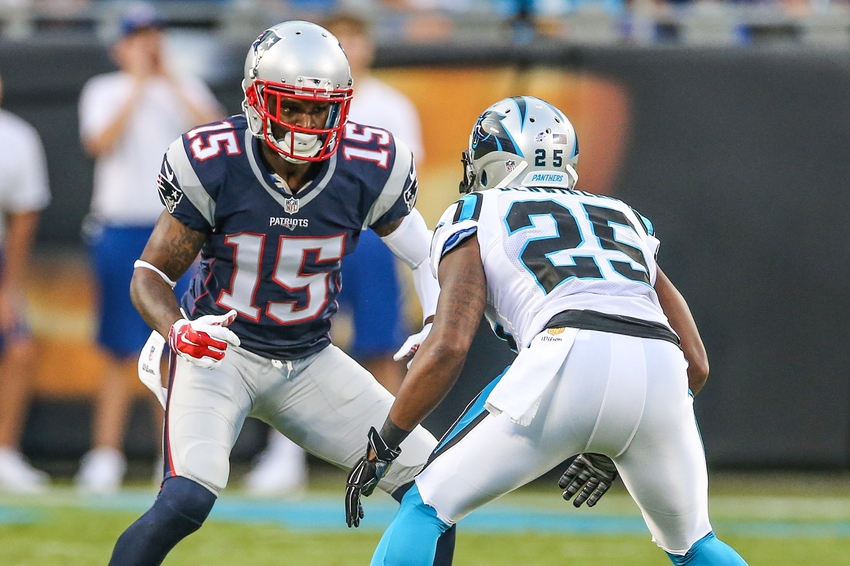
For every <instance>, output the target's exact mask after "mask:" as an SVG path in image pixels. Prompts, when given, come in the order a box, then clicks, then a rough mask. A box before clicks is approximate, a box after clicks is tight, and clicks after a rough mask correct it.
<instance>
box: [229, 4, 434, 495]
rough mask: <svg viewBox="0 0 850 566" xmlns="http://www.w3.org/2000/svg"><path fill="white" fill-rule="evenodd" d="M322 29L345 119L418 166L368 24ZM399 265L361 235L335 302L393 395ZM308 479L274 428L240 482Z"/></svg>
mask: <svg viewBox="0 0 850 566" xmlns="http://www.w3.org/2000/svg"><path fill="white" fill-rule="evenodd" d="M323 25H324V27H326V28H327V29H328V31H330V32H331V33H333V34H334V35H335V36H336V37H337V39H339V42H340V44H341V45H342V47H343V49H345V54H346V55H347V56H348V62H349V65H350V66H351V76H352V77H353V78H354V98H353V99H352V102H351V111H350V113H349V116H348V117H349V120H351V121H353V122H357V123H360V124H366V125H370V126H377V127H379V128H383V129H386V130H389V131H390V132H392V133H393V135H394V136H395V137H396V138H398V139H400V140H401V141H403V142H404V143H405V144H406V145H407V146H408V147H409V148H410V149H411V151H412V152H413V155H414V157H415V158H416V162H417V163H420V164H421V163H422V160H423V159H424V150H423V144H422V132H421V128H420V124H419V115H418V113H417V111H416V107H415V106H414V105H413V103H412V102H411V101H410V100H409V99H408V98H407V97H406V96H405V95H404V94H402V93H401V92H399V91H398V90H396V89H395V88H393V87H391V86H390V85H388V84H386V83H384V82H382V81H380V80H378V79H377V78H375V77H373V76H372V75H371V73H370V66H371V65H372V61H373V59H374V56H375V45H374V43H373V40H372V35H371V33H370V29H369V26H368V24H367V22H366V21H365V20H363V19H362V18H359V17H357V16H354V15H349V14H338V15H335V16H333V17H331V18H329V19H327V20H325V21H324V22H323ZM396 262H397V260H396V258H395V256H394V255H393V254H392V252H391V251H390V250H389V248H388V247H387V246H386V245H385V244H384V243H383V242H382V241H381V239H380V238H379V237H378V235H377V234H375V233H374V232H373V231H372V230H364V231H363V232H362V234H361V236H360V243H359V244H358V245H357V250H356V251H355V252H354V253H353V254H351V255H349V256H347V257H346V258H345V260H344V261H343V263H342V285H343V287H342V292H341V293H340V296H339V299H338V300H339V304H340V312H341V313H345V314H348V315H350V316H351V318H352V323H353V331H354V332H353V334H354V337H353V341H352V342H351V344H350V345H349V346H348V347H347V348H346V350H347V353H348V354H349V355H350V356H351V357H353V358H354V359H355V360H357V361H358V362H360V364H361V365H363V367H365V368H366V369H368V370H369V371H370V372H371V373H372V375H374V376H375V379H377V380H378V382H379V383H380V384H381V385H383V386H384V387H385V388H387V389H388V390H389V391H390V392H391V393H395V392H396V391H398V388H399V387H400V386H401V381H402V379H403V378H404V365H403V364H401V363H398V362H395V361H393V358H392V357H393V354H394V353H395V351H396V350H397V349H398V348H399V347H400V346H401V345H402V343H403V342H404V340H405V338H406V337H407V334H408V330H409V329H408V328H407V324H406V319H405V309H404V303H405V301H404V297H403V286H402V283H401V281H400V280H399V276H398V271H397V263H396ZM306 479H307V464H306V457H305V455H304V452H303V450H301V448H299V447H298V446H296V445H295V444H294V443H293V442H291V441H290V440H289V439H287V438H286V437H285V436H283V435H282V434H280V433H278V432H276V431H274V430H272V431H271V433H270V436H269V445H268V447H267V448H266V450H265V451H263V453H262V454H260V456H259V458H258V461H257V464H256V465H255V467H254V469H253V470H251V472H250V473H249V474H248V475H247V476H246V477H245V487H246V489H247V490H248V491H249V492H250V493H253V494H256V495H263V494H286V493H290V492H292V491H295V490H299V489H301V488H302V487H303V486H304V483H305V482H306Z"/></svg>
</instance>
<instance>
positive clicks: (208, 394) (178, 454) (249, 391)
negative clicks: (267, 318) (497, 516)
mask: <svg viewBox="0 0 850 566" xmlns="http://www.w3.org/2000/svg"><path fill="white" fill-rule="evenodd" d="M171 362H172V369H171V375H170V379H169V394H168V404H167V409H166V417H165V459H166V470H167V471H166V476H165V477H166V478H168V477H171V476H182V477H186V478H189V479H192V480H194V481H196V482H198V483H200V484H201V485H203V486H204V487H206V488H207V489H209V490H210V491H212V492H213V493H215V494H216V495H218V494H219V492H220V491H221V490H222V489H224V487H225V486H226V485H227V479H228V476H229V475H230V462H229V458H230V451H231V449H232V448H233V445H234V443H235V442H236V439H237V437H238V436H239V432H240V431H241V430H242V424H243V423H244V422H245V418H246V417H248V416H253V417H256V418H259V419H260V420H263V421H265V422H267V423H269V424H270V425H271V426H273V427H274V428H276V429H277V430H279V431H280V432H281V433H283V434H284V435H286V436H287V437H289V438H290V439H292V440H293V441H294V442H295V443H296V444H298V445H300V446H301V447H303V448H304V449H305V450H307V451H308V452H310V453H311V454H314V455H316V456H318V457H319V458H322V459H323V460H326V461H328V462H331V463H332V464H336V465H337V466H339V467H341V468H343V469H347V468H350V467H352V466H354V464H355V463H356V462H357V461H358V460H359V459H360V457H361V456H363V455H364V454H365V451H366V443H367V438H366V436H367V433H368V432H369V427H372V426H374V427H375V428H380V427H381V425H382V424H383V423H384V419H386V417H387V414H389V411H390V406H392V402H393V396H392V395H390V393H389V392H388V391H387V390H386V389H384V388H383V387H382V386H381V385H380V384H379V383H378V382H377V381H375V378H374V377H372V374H370V373H369V372H368V371H366V370H365V369H364V368H363V367H361V366H360V365H359V364H358V363H357V362H355V361H354V360H352V359H351V358H350V357H348V356H347V355H346V354H345V353H344V352H343V351H342V350H340V349H339V348H337V347H336V346H333V345H331V346H328V347H327V348H325V349H324V350H322V351H321V352H319V353H318V354H314V355H313V356H308V357H306V358H303V359H300V360H294V361H291V362H290V363H289V364H287V362H277V361H274V362H273V361H272V360H269V359H266V358H263V357H261V356H258V355H256V354H252V353H250V352H248V351H246V350H244V349H242V348H239V347H234V346H228V347H227V353H226V355H225V356H224V359H223V360H222V363H221V364H220V365H219V366H218V367H217V368H216V369H211V370H209V369H202V368H199V367H197V366H195V365H193V364H191V363H190V362H187V361H185V360H183V359H182V358H179V357H177V356H172V358H171ZM436 443H437V441H436V439H435V438H434V437H433V435H431V433H429V432H428V431H426V430H425V429H424V428H422V427H421V426H420V427H417V428H416V429H415V430H414V431H413V433H412V434H411V435H410V436H409V437H408V438H407V439H405V441H404V442H403V443H402V444H401V447H402V453H401V456H399V458H398V459H397V460H396V461H395V462H394V463H393V466H392V467H391V468H390V471H389V473H388V474H387V475H386V476H385V477H384V478H383V479H382V480H381V482H380V483H379V484H378V485H379V487H380V488H382V489H383V490H385V491H387V492H389V493H392V492H393V491H395V490H396V489H397V488H399V487H401V486H402V485H404V484H406V483H408V482H410V481H411V480H412V479H413V477H414V476H415V475H416V473H417V472H419V471H420V470H421V469H422V466H423V464H424V463H425V461H426V459H427V458H428V455H429V454H430V453H431V451H432V450H433V448H434V446H435V445H436Z"/></svg>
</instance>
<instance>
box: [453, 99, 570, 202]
mask: <svg viewBox="0 0 850 566" xmlns="http://www.w3.org/2000/svg"><path fill="white" fill-rule="evenodd" d="M461 161H462V162H463V181H461V183H460V192H461V193H469V192H472V191H483V190H485V189H492V188H494V187H506V186H508V185H510V184H513V185H526V186H534V187H561V188H567V189H572V188H573V187H575V185H576V183H577V182H578V173H576V170H575V166H576V164H577V163H578V137H577V136H576V131H575V128H573V125H572V124H571V123H570V121H569V120H568V119H567V117H566V116H565V115H564V113H563V112H561V111H560V110H558V109H557V108H555V107H554V106H552V105H551V104H549V103H548V102H546V101H544V100H540V99H539V98H535V97H533V96H512V97H510V98H505V99H503V100H500V101H499V102H497V103H495V104H493V105H492V106H490V108H488V109H487V110H485V111H484V113H483V114H481V116H479V118H478V121H477V122H475V126H474V127H473V128H472V133H471V134H470V135H469V149H467V150H466V151H464V152H463V156H462V157H461Z"/></svg>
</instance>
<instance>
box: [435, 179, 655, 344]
mask: <svg viewBox="0 0 850 566" xmlns="http://www.w3.org/2000/svg"><path fill="white" fill-rule="evenodd" d="M472 235H476V236H477V238H478V243H479V246H480V248H481V261H482V263H483V265H484V272H485V275H486V277H487V303H488V304H487V310H486V315H487V318H488V320H489V322H490V324H491V326H493V329H494V331H496V333H497V334H500V335H501V334H503V333H504V334H508V335H510V336H512V337H513V339H514V341H515V342H516V344H517V347H518V349H521V348H523V347H525V346H528V344H529V343H530V342H531V340H532V338H534V336H535V335H536V334H537V333H539V332H540V331H541V330H542V329H543V328H544V326H545V325H546V323H547V322H548V321H549V320H550V319H551V318H552V317H553V316H554V315H556V314H558V313H559V312H562V311H565V310H589V311H596V312H601V313H605V314H609V315H618V316H627V317H631V318H636V319H640V320H644V321H649V322H654V323H661V324H664V325H665V326H668V327H669V323H668V322H667V318H666V317H665V316H664V313H663V311H662V310H661V306H660V304H659V302H658V296H657V295H656V293H655V289H654V287H653V285H654V284H655V277H656V273H657V265H656V253H657V251H658V244H659V242H658V240H657V239H656V238H655V236H654V235H653V228H652V224H651V223H650V222H649V220H647V219H646V218H644V217H643V216H641V215H640V214H639V213H637V212H636V211H635V210H633V209H632V208H631V207H630V206H629V205H627V204H625V203H624V202H622V201H619V200H617V199H614V198H611V197H606V196H601V195H593V194H589V193H585V192H582V191H576V190H569V189H562V188H534V187H516V188H505V189H490V190H487V191H483V192H480V193H470V194H468V195H465V196H464V197H463V198H461V199H460V200H458V201H457V202H456V203H454V204H452V205H451V206H450V207H449V208H448V209H447V210H446V211H445V212H444V213H443V216H442V217H441V218H440V221H439V223H438V224H437V228H436V230H435V233H434V239H433V242H432V249H431V262H432V263H431V267H432V269H433V270H434V273H435V274H436V273H437V271H438V267H439V262H440V259H441V258H442V256H443V255H444V254H446V253H447V252H449V251H450V250H452V249H453V248H454V247H455V246H457V245H458V244H459V243H461V242H463V241H464V240H465V239H466V238H468V237H470V236H472ZM503 337H504V336H503Z"/></svg>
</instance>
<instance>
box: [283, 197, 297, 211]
mask: <svg viewBox="0 0 850 566" xmlns="http://www.w3.org/2000/svg"><path fill="white" fill-rule="evenodd" d="M300 208H301V204H300V203H299V202H298V199H297V198H294V197H293V198H288V199H286V200H285V201H283V211H284V212H286V213H287V214H295V213H296V212H298V210H299V209H300Z"/></svg>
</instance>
